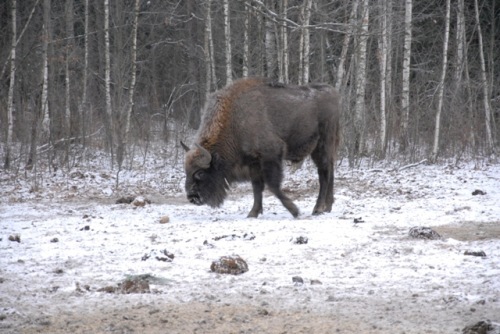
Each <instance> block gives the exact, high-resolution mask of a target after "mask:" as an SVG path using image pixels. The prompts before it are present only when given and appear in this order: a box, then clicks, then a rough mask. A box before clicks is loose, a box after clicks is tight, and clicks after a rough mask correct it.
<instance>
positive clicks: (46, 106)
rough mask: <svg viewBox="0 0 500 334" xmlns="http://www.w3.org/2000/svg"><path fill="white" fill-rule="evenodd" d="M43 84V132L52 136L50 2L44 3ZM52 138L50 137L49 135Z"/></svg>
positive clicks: (45, 1)
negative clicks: (50, 111)
mask: <svg viewBox="0 0 500 334" xmlns="http://www.w3.org/2000/svg"><path fill="white" fill-rule="evenodd" d="M43 22H44V24H43V25H44V27H43V43H42V49H43V51H42V52H43V56H42V57H43V69H42V71H43V74H42V77H43V84H42V114H41V116H40V117H41V121H42V132H43V133H44V134H50V114H49V39H50V35H51V34H50V30H51V28H50V0H44V1H43ZM48 137H50V135H48Z"/></svg>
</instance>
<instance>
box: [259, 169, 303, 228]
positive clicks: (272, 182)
mask: <svg viewBox="0 0 500 334" xmlns="http://www.w3.org/2000/svg"><path fill="white" fill-rule="evenodd" d="M263 172H264V181H265V183H266V184H267V186H268V187H269V190H270V191H271V192H272V193H273V194H274V195H275V196H276V197H277V198H278V199H279V200H280V201H281V204H283V206H284V207H285V208H286V209H287V210H288V211H289V212H290V213H291V214H292V216H293V217H294V218H297V217H298V216H299V208H298V207H297V206H296V205H295V204H294V203H293V202H292V200H291V199H290V198H288V197H287V196H286V195H285V194H284V193H283V191H282V190H281V180H282V179H283V171H282V166H281V160H280V161H268V162H264V163H263Z"/></svg>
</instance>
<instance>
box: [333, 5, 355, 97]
mask: <svg viewBox="0 0 500 334" xmlns="http://www.w3.org/2000/svg"><path fill="white" fill-rule="evenodd" d="M357 12H358V0H354V1H353V3H352V8H351V14H350V15H349V22H348V28H347V32H346V33H345V35H344V40H343V42H342V51H341V53H340V60H339V65H338V68H337V80H336V81H335V88H336V89H337V90H338V91H340V87H341V86H342V82H343V81H344V73H345V63H346V60H347V51H348V49H349V42H350V41H351V36H352V33H353V31H354V27H355V26H356V13H357Z"/></svg>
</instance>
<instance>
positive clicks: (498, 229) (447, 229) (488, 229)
mask: <svg viewBox="0 0 500 334" xmlns="http://www.w3.org/2000/svg"><path fill="white" fill-rule="evenodd" d="M435 230H436V231H437V232H438V233H439V234H440V235H441V236H443V237H444V238H452V239H456V240H460V241H477V240H489V239H500V221H497V222H491V223H490V222H488V223H482V222H463V223H462V224H460V225H457V224H452V225H441V226H436V227H435Z"/></svg>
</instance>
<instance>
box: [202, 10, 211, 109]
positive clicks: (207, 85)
mask: <svg viewBox="0 0 500 334" xmlns="http://www.w3.org/2000/svg"><path fill="white" fill-rule="evenodd" d="M211 2H212V1H211V0H208V1H207V2H206V3H205V6H206V9H205V10H206V14H205V36H203V55H204V56H205V100H206V99H207V97H208V95H209V94H210V92H211V90H212V87H211V86H212V62H211V57H210V39H209V36H208V35H209V34H210V33H211V30H212V22H211V21H212V20H211V16H212V15H211V13H210V11H211Z"/></svg>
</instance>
